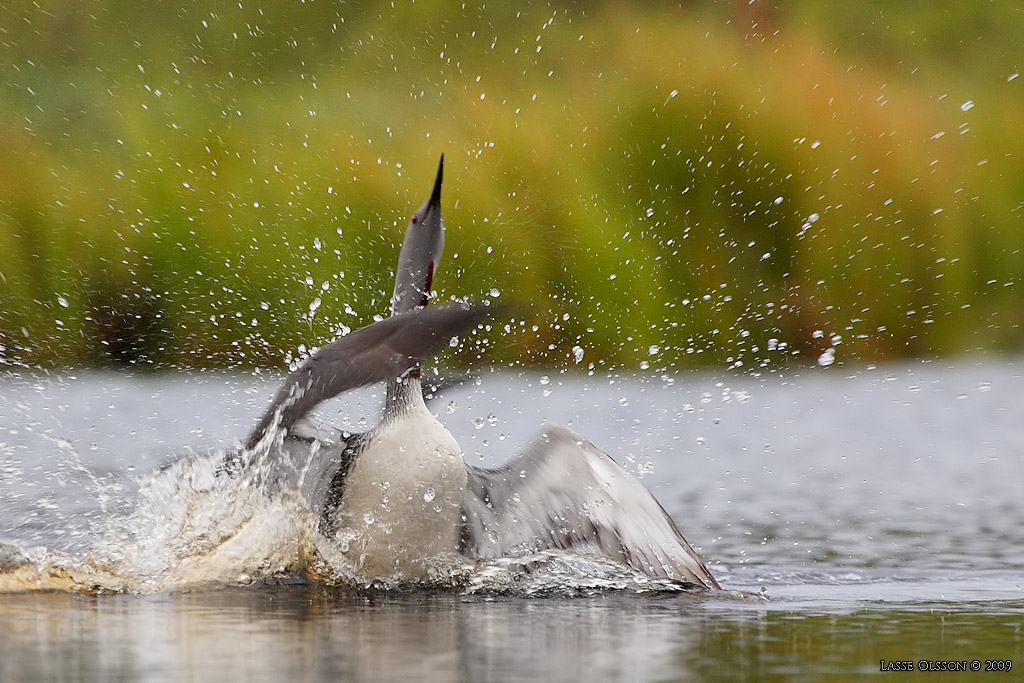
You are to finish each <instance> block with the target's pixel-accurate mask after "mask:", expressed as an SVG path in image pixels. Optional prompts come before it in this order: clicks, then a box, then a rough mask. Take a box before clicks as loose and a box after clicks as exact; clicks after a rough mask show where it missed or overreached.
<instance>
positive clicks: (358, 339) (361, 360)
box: [246, 305, 488, 448]
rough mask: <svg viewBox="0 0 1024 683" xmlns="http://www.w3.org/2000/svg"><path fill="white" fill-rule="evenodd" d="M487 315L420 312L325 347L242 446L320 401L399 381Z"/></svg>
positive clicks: (445, 309)
mask: <svg viewBox="0 0 1024 683" xmlns="http://www.w3.org/2000/svg"><path fill="white" fill-rule="evenodd" d="M487 313H488V307H486V306H481V305H472V306H470V305H465V306H462V305H452V306H436V307H431V308H421V309H418V310H415V311H410V312H409V313H403V314H401V315H393V316H391V317H390V318H386V319H384V320H381V321H379V322H375V323H373V324H371V325H367V326H366V327H361V328H359V329H358V330H356V331H355V332H352V333H351V334H348V335H346V336H344V337H342V338H341V339H338V340H337V341H333V342H331V343H330V344H328V345H327V346H324V347H323V348H321V349H320V350H319V351H317V352H316V353H315V354H313V356H312V357H311V358H309V359H308V360H307V361H306V362H305V363H304V364H303V365H302V367H300V368H299V369H298V370H296V371H295V372H293V373H292V374H290V375H288V378H287V379H286V380H285V383H284V386H282V387H281V390H280V391H278V392H277V396H276V397H275V398H274V400H273V402H272V403H271V404H270V407H269V408H268V409H267V412H266V413H264V415H263V417H262V418H261V419H260V421H259V423H258V424H257V425H256V428H255V429H254V430H253V431H252V434H251V435H250V436H249V439H248V441H247V442H246V446H247V447H248V448H253V447H255V446H256V444H257V443H259V441H260V439H262V438H263V437H264V436H265V435H266V433H267V432H268V431H269V430H270V428H271V427H272V426H273V425H274V424H275V423H276V424H277V426H278V428H279V429H282V430H288V429H289V428H291V427H292V426H294V425H295V424H296V423H297V422H298V421H299V420H301V419H302V417H303V416H305V415H306V414H307V413H308V412H309V411H310V410H312V409H313V408H314V407H316V405H317V404H318V403H321V402H322V401H326V400H327V399H329V398H332V397H334V396H337V395H338V394H340V393H342V392H345V391H349V390H351V389H356V388H358V387H361V386H364V385H366V384H374V383H376V382H382V381H384V380H386V379H390V378H392V377H398V376H400V375H401V374H402V373H404V372H406V371H407V370H409V369H410V368H412V367H413V366H415V365H416V364H417V363H418V362H419V361H420V360H422V359H424V358H428V357H430V356H432V355H433V354H434V353H436V352H437V351H438V350H439V349H440V348H441V347H442V346H444V344H446V343H447V342H448V341H449V340H450V339H451V338H452V337H454V336H455V335H457V334H459V333H461V332H464V331H465V330H467V329H470V328H472V327H474V326H476V325H477V323H479V322H480V321H481V320H482V319H483V318H484V316H485V315H486V314H487Z"/></svg>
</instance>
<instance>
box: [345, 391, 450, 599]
mask: <svg viewBox="0 0 1024 683" xmlns="http://www.w3.org/2000/svg"><path fill="white" fill-rule="evenodd" d="M465 490H466V465H465V462H464V461H463V459H462V451H461V450H460V449H459V445H458V443H457V442H456V441H455V438H454V437H452V435H451V434H450V433H449V432H448V430H447V429H445V428H444V427H443V426H442V425H441V423H440V422H438V421H437V420H436V419H435V418H434V416H433V415H431V414H430V412H429V411H428V410H427V409H426V407H425V406H423V404H422V402H420V405H419V406H416V407H415V408H413V409H412V410H410V411H409V412H406V413H403V414H402V415H401V416H399V417H397V418H396V419H393V420H389V421H387V422H385V423H383V424H382V425H381V426H380V427H379V428H378V429H377V430H375V433H374V436H373V439H372V441H371V442H370V443H369V444H368V445H367V447H366V449H365V450H364V451H363V452H362V453H360V454H359V456H358V457H357V458H356V461H355V463H354V464H353V466H352V470H351V471H350V472H349V474H348V477H347V478H346V480H345V493H344V496H343V498H342V500H341V505H340V507H339V509H338V516H337V522H338V524H337V529H338V532H337V533H338V538H337V540H338V542H339V545H340V547H341V549H342V551H343V552H344V554H345V556H346V558H347V559H348V560H349V562H351V564H352V568H353V571H354V572H355V574H356V576H357V577H359V578H360V579H364V580H368V581H373V580H385V581H418V580H424V579H427V578H428V569H429V567H430V566H431V565H432V564H435V563H436V560H438V559H443V558H450V557H451V556H452V555H453V554H454V552H455V547H456V535H457V530H458V524H459V522H460V513H461V507H462V500H463V495H464V493H465ZM432 561H435V562H432Z"/></svg>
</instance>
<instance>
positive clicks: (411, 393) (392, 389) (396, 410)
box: [384, 366, 423, 420]
mask: <svg viewBox="0 0 1024 683" xmlns="http://www.w3.org/2000/svg"><path fill="white" fill-rule="evenodd" d="M418 405H423V386H422V384H421V383H420V368H419V366H416V367H415V368H413V369H412V370H410V371H409V372H408V373H406V375H405V376H404V377H399V378H394V377H393V378H391V379H389V380H388V392H387V395H386V397H385V399H384V420H391V419H394V418H397V417H400V416H402V415H404V414H405V413H408V412H409V411H410V410H412V409H413V408H415V407H417V406H418Z"/></svg>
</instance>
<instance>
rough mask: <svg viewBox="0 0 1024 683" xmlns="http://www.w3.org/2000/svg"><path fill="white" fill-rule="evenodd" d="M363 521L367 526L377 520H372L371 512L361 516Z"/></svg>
mask: <svg viewBox="0 0 1024 683" xmlns="http://www.w3.org/2000/svg"><path fill="white" fill-rule="evenodd" d="M363 521H364V522H366V525H367V526H369V525H371V524H373V523H374V522H375V521H377V520H376V519H374V517H373V513H372V512H367V513H366V514H365V515H363Z"/></svg>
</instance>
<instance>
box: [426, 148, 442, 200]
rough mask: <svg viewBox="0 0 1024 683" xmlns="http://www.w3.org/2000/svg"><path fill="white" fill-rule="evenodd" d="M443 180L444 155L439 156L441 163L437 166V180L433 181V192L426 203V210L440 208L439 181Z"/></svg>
mask: <svg viewBox="0 0 1024 683" xmlns="http://www.w3.org/2000/svg"><path fill="white" fill-rule="evenodd" d="M443 179H444V155H443V154H442V155H441V163H440V164H438V166H437V179H436V180H435V181H434V191H433V192H431V193H430V200H429V201H427V208H430V209H440V208H441V181H442V180H443Z"/></svg>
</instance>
